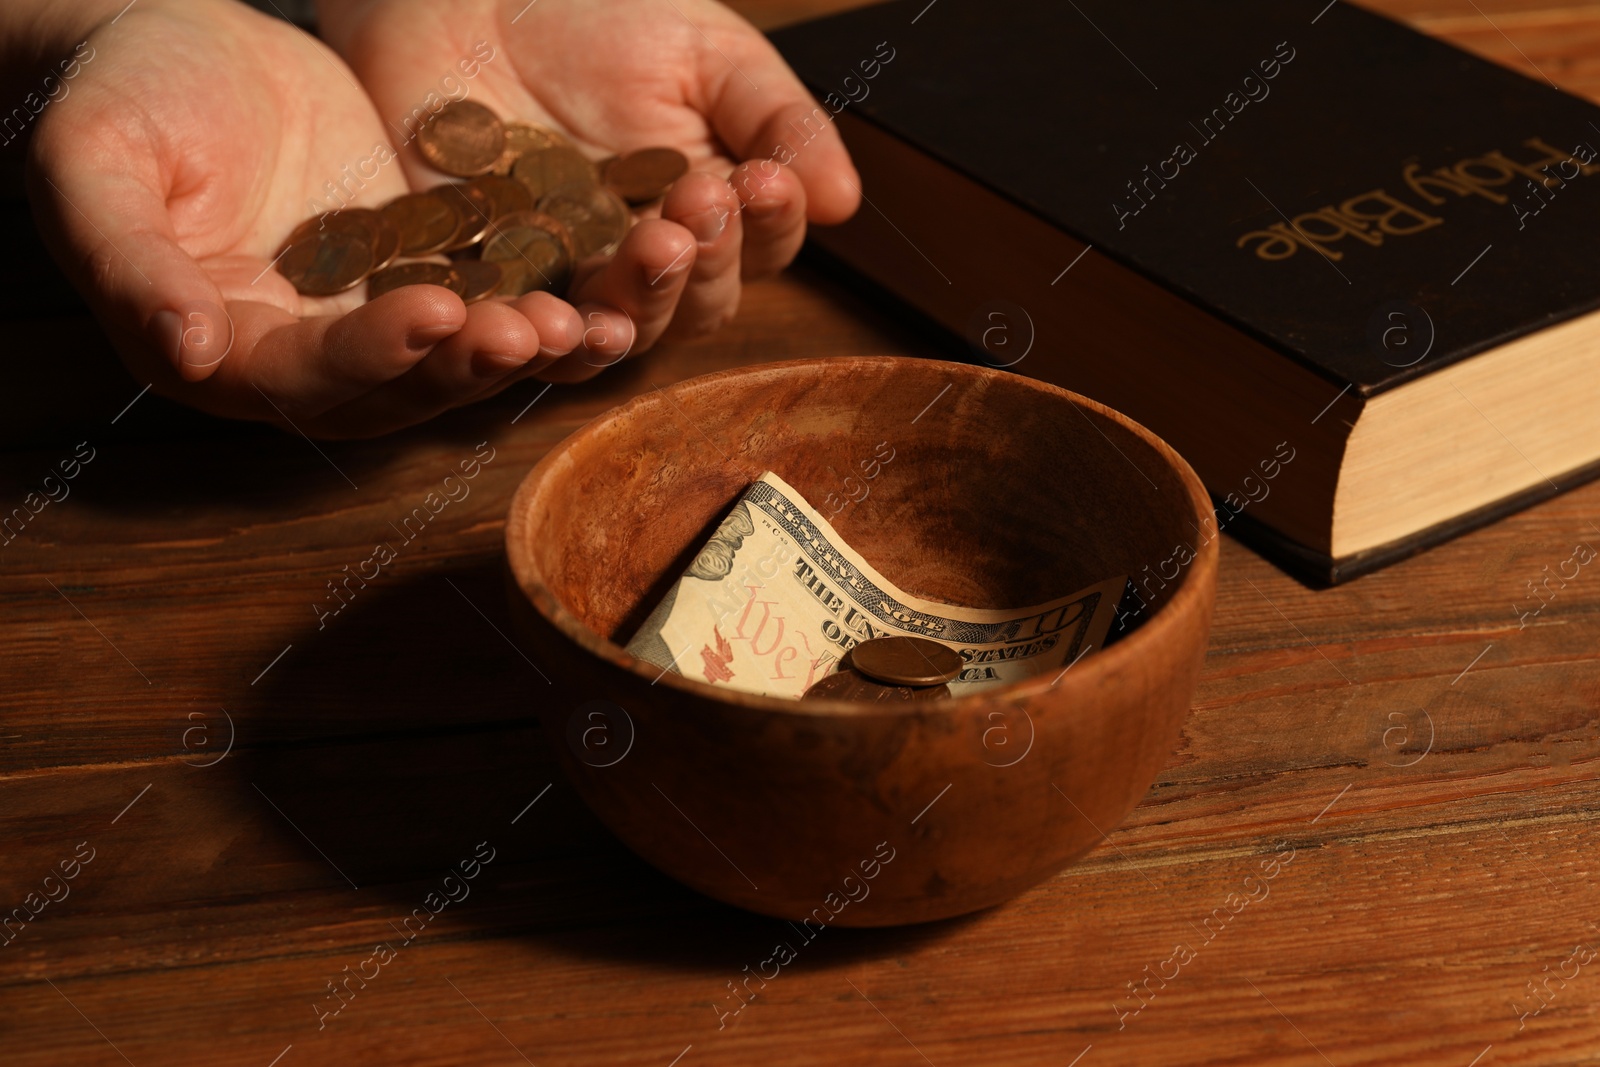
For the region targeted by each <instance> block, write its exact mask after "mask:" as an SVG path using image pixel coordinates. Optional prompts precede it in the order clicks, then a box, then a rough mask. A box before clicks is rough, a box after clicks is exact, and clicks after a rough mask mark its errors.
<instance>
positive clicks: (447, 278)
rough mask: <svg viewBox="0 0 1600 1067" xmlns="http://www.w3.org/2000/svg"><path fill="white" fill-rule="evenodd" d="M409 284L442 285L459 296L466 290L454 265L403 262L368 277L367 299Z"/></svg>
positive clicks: (375, 297) (373, 298)
mask: <svg viewBox="0 0 1600 1067" xmlns="http://www.w3.org/2000/svg"><path fill="white" fill-rule="evenodd" d="M407 285H442V286H444V287H445V288H446V289H449V290H450V291H451V292H453V293H455V294H456V295H457V296H462V295H464V294H465V292H466V283H465V282H464V280H463V279H462V277H461V275H460V274H458V273H457V272H456V269H455V268H454V267H451V266H446V265H445V264H443V263H401V264H400V265H399V266H395V267H389V268H388V269H386V270H380V271H379V272H378V273H376V274H374V275H373V276H372V277H370V278H368V279H367V299H368V300H376V299H377V298H378V297H380V296H382V295H383V294H384V293H387V292H390V291H391V290H394V289H399V288H402V287H404V286H407Z"/></svg>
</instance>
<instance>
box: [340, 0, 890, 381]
mask: <svg viewBox="0 0 1600 1067" xmlns="http://www.w3.org/2000/svg"><path fill="white" fill-rule="evenodd" d="M321 21H322V27H323V34H324V36H325V37H327V39H328V40H329V41H330V42H331V43H333V44H334V46H335V47H337V48H338V49H339V50H340V51H341V53H342V54H343V55H344V56H345V58H346V59H348V60H349V62H350V65H351V66H352V67H353V68H354V69H355V71H356V73H357V75H358V76H359V77H360V79H361V81H362V84H363V85H364V86H365V87H366V88H367V91H368V92H369V93H370V94H371V96H372V99H373V102H374V103H375V104H376V105H377V107H378V110H379V113H380V114H381V115H382V116H383V118H384V119H385V121H386V123H387V124H388V126H389V128H390V130H391V131H393V134H394V138H395V140H396V141H399V142H404V143H402V144H401V145H400V152H401V163H402V165H403V166H404V168H405V171H406V173H407V175H408V176H409V177H410V179H411V181H412V184H413V185H414V186H415V187H416V188H418V189H425V188H430V187H432V186H435V185H437V184H439V183H440V182H441V181H444V180H446V179H445V176H444V175H442V174H440V173H438V172H437V171H434V170H432V169H431V168H430V167H429V166H428V165H427V164H426V163H425V162H424V161H423V159H422V156H421V155H420V153H418V152H417V150H416V145H415V137H414V133H415V130H416V129H417V128H418V127H419V125H420V124H421V121H422V120H423V119H424V118H425V117H426V116H427V115H428V114H430V113H431V112H432V111H435V110H437V109H438V108H439V107H440V106H442V104H443V103H444V102H445V101H447V100H449V99H460V98H463V97H466V98H470V99H472V100H475V101H477V102H478V103H480V104H484V105H485V106H487V107H489V108H491V109H492V110H494V111H495V112H496V113H497V114H499V115H500V116H501V118H502V119H504V120H507V121H529V122H537V123H541V124H544V125H547V126H551V127H553V128H555V129H556V130H558V131H559V132H561V133H563V134H565V135H566V136H567V137H568V138H570V139H571V140H572V141H573V142H574V143H576V144H577V145H578V146H579V147H581V148H583V149H584V150H585V151H586V152H587V154H588V155H590V156H591V157H592V158H599V157H601V156H605V155H609V154H612V153H618V152H627V151H630V150H633V149H637V148H644V147H649V146H655V145H666V146H670V147H673V148H677V149H679V150H680V151H682V152H683V153H684V154H685V155H687V156H688V158H689V160H690V173H689V174H687V175H685V176H684V177H683V178H681V179H679V181H678V182H677V183H676V185H675V186H674V187H673V189H672V191H671V192H670V193H669V194H668V195H667V197H666V199H665V200H664V201H663V202H662V204H661V206H660V209H659V216H660V217H659V218H652V219H647V220H644V221H641V222H640V223H638V224H637V225H635V226H634V228H633V229H632V230H631V231H630V232H629V234H628V236H627V237H626V238H625V239H624V241H623V243H622V245H621V247H620V248H619V249H618V250H617V253H616V255H615V256H614V257H613V258H612V259H611V260H609V261H608V262H606V263H605V264H603V265H601V266H598V267H597V268H595V269H591V270H589V271H588V272H586V273H585V274H580V276H579V278H578V280H577V283H576V285H575V286H574V287H573V292H572V299H573V301H574V302H575V303H576V305H577V307H576V309H574V310H576V311H577V312H578V313H580V314H581V321H582V323H583V338H584V341H583V343H582V345H581V346H580V348H579V349H578V350H577V351H575V352H574V353H573V354H572V355H571V356H569V357H568V358H566V359H563V360H559V361H556V362H554V363H553V364H551V365H534V366H530V367H529V368H528V369H527V370H526V371H524V372H523V373H525V374H534V375H537V376H538V377H541V378H545V379H546V380H558V381H571V380H578V379H581V378H585V377H589V376H591V375H593V374H595V373H598V372H599V370H600V369H602V368H603V367H605V366H608V365H610V363H612V362H615V361H616V360H617V359H618V358H620V356H621V355H622V354H624V353H626V354H630V355H631V354H637V353H639V352H642V351H644V350H645V349H647V348H649V347H650V346H651V345H653V344H654V343H655V342H656V341H657V340H658V339H660V338H661V337H662V336H663V335H664V334H667V333H669V331H670V333H671V334H672V335H680V334H681V335H694V334H699V333H704V332H707V331H709V330H712V329H715V328H716V327H717V326H719V325H721V324H722V323H723V322H725V321H726V320H727V319H728V318H730V317H731V316H732V315H733V313H734V311H735V310H736V309H737V307H738V303H739V293H740V282H741V279H742V278H744V279H748V278H752V277H759V276H762V275H766V274H770V273H773V272H775V271H777V270H780V269H782V268H783V267H784V266H785V265H787V264H788V263H789V261H790V260H791V259H793V258H794V255H795V253H796V252H797V251H798V250H799V248H800V244H801V241H802V240H803V238H804V236H805V227H806V222H807V220H808V219H809V220H810V221H812V222H819V223H833V222H840V221H843V220H844V219H845V218H848V217H849V216H850V215H851V214H852V213H853V212H854V211H855V209H856V207H857V205H858V203H859V201H860V190H859V188H858V185H859V179H858V177H857V175H856V173H855V170H854V168H853V167H852V166H851V163H850V159H849V156H848V154H847V153H846V151H845V148H844V144H843V142H842V141H841V140H840V138H839V135H838V132H837V131H836V130H835V128H834V126H833V124H832V121H831V116H830V115H829V114H828V112H827V111H825V110H824V109H822V108H820V107H819V106H818V105H817V103H816V102H815V101H814V100H813V99H812V98H811V96H810V94H809V93H807V92H806V90H805V89H804V87H803V86H802V85H801V84H800V82H799V80H798V79H797V78H796V77H795V75H794V73H793V72H792V71H791V70H790V69H789V68H788V66H787V65H786V64H785V63H784V62H783V60H782V58H781V57H779V55H778V53H777V52H776V51H775V50H774V49H773V48H772V46H771V45H770V44H769V43H768V42H767V40H766V39H765V38H764V37H763V36H761V34H760V33H758V32H757V31H756V30H755V29H754V27H752V26H751V25H750V24H749V23H748V22H746V21H745V20H744V19H742V18H740V17H739V16H738V15H736V14H734V13H733V12H732V11H730V10H728V9H727V8H725V7H723V6H721V5H720V4H717V3H715V2H713V0H536V2H532V3H530V2H529V0H454V2H451V3H441V2H439V0H384V2H381V3H374V2H371V0H322V3H321ZM563 306H565V305H563ZM535 324H536V325H538V320H535Z"/></svg>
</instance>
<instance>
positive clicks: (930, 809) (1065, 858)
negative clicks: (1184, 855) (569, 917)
mask: <svg viewBox="0 0 1600 1067" xmlns="http://www.w3.org/2000/svg"><path fill="white" fill-rule="evenodd" d="M807 362H810V361H807ZM830 362H831V363H833V364H835V365H838V364H841V363H849V362H853V361H850V360H842V361H840V360H836V361H830ZM860 362H863V363H880V364H881V363H882V362H883V361H882V360H863V361H860ZM894 362H896V363H903V364H907V365H908V368H910V367H915V368H918V369H917V370H915V371H912V370H910V369H908V373H919V374H920V373H925V371H924V370H922V369H921V368H923V367H925V366H926V363H925V362H924V361H917V360H895V361H894ZM784 366H786V365H782V364H780V365H778V367H779V368H782V367H784ZM787 366H799V364H791V365H787ZM940 366H941V368H942V369H941V372H940V373H942V374H943V375H945V376H946V377H948V376H949V375H952V374H955V375H966V374H970V375H975V376H976V375H993V374H1000V373H1003V372H997V371H990V370H987V369H984V368H976V367H960V366H954V365H947V364H946V365H940ZM762 370H763V371H764V372H765V373H771V372H772V370H773V367H772V366H771V365H768V366H767V367H764V368H762ZM837 373H842V374H848V373H849V368H847V367H842V366H841V367H838V369H837ZM717 377H719V378H723V379H727V378H728V372H725V373H724V375H720V376H717ZM1008 377H1009V376H1008ZM692 384H693V383H692V382H691V383H683V386H681V387H680V388H687V387H689V386H691V385H692ZM724 384H725V383H724ZM1029 387H1030V388H1037V389H1039V390H1041V391H1046V392H1049V393H1051V394H1058V396H1055V397H1052V400H1051V402H1054V400H1055V399H1060V400H1062V401H1065V402H1066V403H1072V404H1078V405H1081V406H1083V407H1084V408H1086V409H1091V410H1093V411H1095V412H1098V413H1100V414H1101V415H1102V416H1107V415H1109V416H1110V417H1114V418H1115V419H1116V420H1118V421H1119V422H1120V423H1121V424H1122V425H1124V426H1125V427H1127V428H1129V429H1130V430H1131V431H1132V432H1136V433H1137V434H1138V435H1139V436H1140V437H1141V439H1143V440H1144V441H1145V442H1146V443H1147V444H1149V445H1150V446H1151V448H1152V449H1153V450H1154V454H1155V455H1156V456H1158V457H1159V460H1160V462H1162V463H1163V464H1165V465H1166V467H1167V471H1166V473H1167V474H1168V475H1169V476H1171V477H1172V478H1173V484H1174V486H1175V487H1178V488H1180V489H1181V491H1180V492H1178V493H1174V494H1171V496H1172V498H1173V500H1174V504H1173V506H1174V507H1175V508H1178V509H1179V510H1181V511H1183V513H1184V514H1183V517H1184V519H1185V520H1193V521H1195V522H1199V523H1203V522H1205V521H1206V520H1209V518H1210V501H1209V498H1208V497H1207V496H1206V494H1205V490H1204V488H1203V487H1202V486H1201V484H1200V481H1199V479H1198V478H1197V477H1196V476H1195V474H1194V472H1193V471H1192V470H1191V469H1190V468H1189V467H1188V465H1187V464H1186V463H1185V462H1184V461H1183V459H1182V458H1181V457H1179V456H1178V455H1177V454H1176V453H1175V452H1173V451H1172V450H1171V449H1170V448H1169V447H1168V446H1167V445H1166V444H1165V443H1164V442H1162V441H1160V439H1159V438H1156V437H1154V435H1152V434H1150V433H1149V432H1148V431H1146V430H1144V429H1143V428H1142V427H1138V426H1137V425H1136V424H1133V423H1132V422H1131V421H1130V420H1127V419H1126V418H1125V417H1123V416H1120V415H1117V414H1116V413H1108V412H1107V410H1106V409H1105V408H1103V407H1101V406H1100V405H1097V404H1094V403H1093V402H1092V401H1088V400H1085V399H1083V398H1081V397H1076V396H1075V395H1074V394H1071V393H1068V392H1066V391H1065V390H1060V389H1056V388H1055V387H1053V386H1046V385H1043V384H1040V383H1029ZM606 418H607V416H601V419H600V420H597V422H601V421H603V420H605V419H606ZM593 425H594V424H591V426H593ZM584 432H586V431H579V434H580V435H581V434H583V433H584ZM574 436H575V437H577V436H578V435H574ZM569 440H571V439H569ZM565 448H566V446H565V445H564V446H558V448H557V449H556V450H555V451H553V452H552V453H551V454H549V455H548V456H546V458H545V459H544V460H542V461H541V462H540V464H539V465H538V466H537V467H535V469H534V470H533V471H532V472H531V473H530V474H529V475H528V477H527V479H526V480H525V481H524V483H523V486H522V488H521V489H520V490H519V491H518V494H517V498H516V500H515V501H514V502H513V504H512V509H511V515H510V518H509V521H508V523H507V533H506V537H507V553H508V563H509V574H508V587H509V588H508V593H509V599H510V606H511V611H512V615H513V618H514V622H515V626H516V629H517V631H518V633H519V634H520V636H521V639H522V640H523V642H524V645H525V647H526V648H527V650H528V653H529V655H530V656H532V657H533V658H534V660H535V662H538V663H541V664H543V665H545V669H546V670H547V672H549V673H552V674H553V675H556V676H559V677H561V678H562V680H563V683H564V688H565V689H566V690H567V696H566V699H554V700H544V701H542V702H541V705H540V707H539V715H540V718H541V720H542V721H543V723H544V726H545V729H546V731H547V734H548V736H549V737H550V739H551V741H552V747H553V748H554V749H555V751H556V752H557V753H558V756H559V759H560V760H561V762H562V764H563V767H564V769H565V772H566V774H567V775H568V777H569V778H570V780H571V782H572V784H573V785H574V787H575V788H576V789H577V790H578V792H579V794H580V795H581V796H582V797H583V799H584V800H585V802H586V803H587V804H588V805H589V807H590V808H591V809H593V811H594V812H595V813H596V814H597V815H598V816H599V818H600V819H601V820H602V821H603V822H604V823H605V824H606V825H607V826H608V827H609V828H610V829H611V830H612V831H613V832H614V833H615V834H616V835H617V836H618V838H620V839H621V840H622V841H623V842H624V843H625V844H627V845H628V846H629V847H630V848H631V849H633V850H634V851H635V852H636V853H637V854H638V855H639V856H641V857H642V858H643V859H645V860H646V861H648V862H649V863H651V864H652V865H653V866H655V867H657V868H659V869H660V870H662V871H663V872H665V873H666V874H668V875H670V876H672V877H673V878H676V879H678V880H679V881H681V882H683V883H685V884H687V885H689V886H691V887H693V888H695V889H697V890H699V891H700V892H702V893H705V894H706V895H708V896H711V897H714V898H716V899H718V900H722V901H725V902H727V903H729V904H733V905H736V906H739V907H742V908H746V909H749V910H751V911H755V912H759V913H763V914H767V915H772V916H776V917H779V918H784V919H788V920H791V921H793V922H795V923H797V924H798V926H797V929H798V930H799V931H801V933H806V932H808V931H810V930H811V929H813V928H815V927H818V926H824V925H846V926H878V925H890V924H898V923H913V922H924V921H929V920H935V919H942V918H948V917H951V916H956V915H961V914H964V913H967V912H971V911H974V910H977V909H981V908H984V907H988V906H991V905H994V904H998V903H1000V902H1002V901H1004V900H1006V899H1008V898H1009V897H1011V896H1013V895H1015V894H1017V893H1019V892H1021V891H1023V890H1025V889H1027V888H1029V887H1030V886H1032V885H1035V884H1037V883H1038V882H1039V881H1041V880H1043V879H1045V878H1048V877H1049V876H1051V875H1052V874H1054V873H1055V872H1057V871H1059V870H1060V869H1061V868H1062V867H1064V866H1065V865H1067V864H1069V863H1071V862H1072V861H1073V860H1074V859H1076V858H1078V857H1079V856H1081V855H1083V854H1084V853H1085V852H1087V851H1089V850H1090V849H1091V848H1093V847H1094V846H1095V845H1097V844H1099V843H1100V842H1101V841H1103V840H1104V837H1105V832H1107V831H1109V830H1111V829H1112V828H1113V827H1114V826H1116V825H1117V824H1118V823H1119V822H1120V821H1121V820H1122V819H1123V818H1124V817H1125V816H1126V815H1127V814H1128V812H1129V811H1131V810H1132V809H1133V807H1134V806H1135V805H1136V804H1137V803H1138V802H1139V801H1140V799H1141V798H1142V797H1143V796H1144V794H1145V792H1146V791H1147V790H1148V788H1149V786H1150V783H1151V782H1152V781H1154V779H1155V777H1156V775H1157V774H1158V773H1159V771H1160V770H1161V768H1162V767H1163V766H1164V764H1165V762H1166V761H1167V759H1168V758H1169V756H1170V754H1171V752H1172V749H1173V747H1174V745H1175V744H1176V742H1177V739H1178V736H1179V732H1180V730H1181V728H1182V724H1183V720H1184V716H1185V714H1186V713H1187V711H1188V707H1189V701H1190V698H1191V696H1192V694H1193V691H1194V687H1195V684H1196V681H1197V679H1198V675H1199V671H1200V666H1201V662H1202V659H1203V657H1204V654H1205V649H1206V643H1207V637H1208V633H1209V629H1210V622H1211V611H1212V605H1213V602H1214V599H1215V589H1216V571H1217V557H1218V549H1217V544H1216V539H1215V538H1212V539H1211V540H1208V541H1205V542H1204V543H1202V544H1201V545H1200V547H1199V548H1198V549H1197V550H1196V552H1195V553H1194V557H1193V560H1192V562H1190V563H1189V564H1188V566H1187V568H1186V569H1185V573H1184V577H1183V579H1182V585H1181V587H1180V588H1179V589H1178V591H1177V593H1176V594H1175V595H1173V596H1172V597H1171V598H1170V599H1169V600H1168V601H1167V602H1165V603H1164V604H1162V605H1161V607H1160V608H1159V610H1157V611H1156V612H1155V613H1154V614H1153V615H1152V616H1151V617H1150V618H1149V619H1148V621H1147V622H1146V623H1145V624H1144V625H1143V626H1142V627H1141V628H1139V629H1137V630H1136V631H1134V632H1133V633H1132V634H1131V635H1129V636H1128V637H1127V638H1126V639H1124V640H1123V641H1121V642H1119V643H1117V644H1115V645H1112V646H1111V647H1109V648H1107V649H1105V650H1103V651H1101V652H1099V653H1096V654H1094V655H1091V656H1088V657H1086V658H1084V659H1083V660H1082V661H1081V662H1080V663H1078V664H1076V665H1075V666H1073V667H1072V668H1070V669H1068V670H1067V671H1065V672H1064V673H1062V674H1060V675H1057V676H1055V677H1054V678H1051V677H1048V676H1046V677H1041V678H1038V679H1033V680H1030V681H1028V682H1025V683H1020V684H1017V685H1012V686H1007V687H1004V688H1000V689H996V690H992V691H988V692H980V693H975V694H973V695H970V696H965V697H961V698H958V699H950V700H945V701H939V702H933V703H926V704H921V703H919V704H912V705H909V706H907V705H901V706H900V707H902V708H906V707H909V709H910V710H894V711H892V712H883V711H879V710H877V709H876V708H875V707H857V708H852V707H850V706H848V705H827V704H821V705H819V704H812V703H809V702H795V701H783V700H775V699H771V698H764V697H754V696H750V695H748V694H742V693H735V692H730V691H728V690H726V689H714V688H712V687H711V686H709V685H706V684H703V683H698V682H694V681H692V680H690V679H687V678H683V677H681V676H678V675H673V674H669V675H665V676H662V675H660V674H658V673H657V672H658V669H657V668H655V667H651V666H649V665H647V664H642V663H640V662H639V661H637V660H634V659H633V658H632V657H631V656H628V655H627V654H626V653H625V652H624V651H623V650H622V649H620V648H619V647H618V646H617V645H615V644H612V643H611V642H609V641H607V640H605V639H604V638H602V637H600V636H599V635H597V634H595V633H594V632H593V631H591V630H589V629H587V628H586V627H585V626H584V625H583V624H582V623H580V622H578V621H577V620H576V619H575V618H574V617H573V616H572V615H571V614H570V613H569V612H568V611H567V609H566V607H565V606H564V605H563V604H562V603H560V601H559V600H558V599H557V598H556V597H555V596H554V595H553V594H552V592H551V590H550V589H549V588H548V587H547V586H546V584H545V583H544V581H543V576H542V575H541V574H540V573H539V569H538V567H537V566H536V564H535V563H534V562H533V558H532V557H533V554H532V553H531V552H530V551H529V550H528V549H527V547H526V546H527V545H528V544H529V543H530V540H529V539H530V538H531V537H532V536H534V520H533V514H534V512H535V510H536V506H537V505H538V502H539V500H540V498H541V493H543V492H544V491H545V490H546V489H547V488H548V486H547V480H549V479H556V480H557V481H556V482H554V483H551V484H563V483H561V482H559V479H561V478H566V477H569V476H570V475H571V470H570V467H571V461H570V457H568V456H567V455H565V454H564V449H565ZM1178 497H1182V498H1183V502H1182V503H1178V501H1177V499H1176V498H1178ZM551 668H555V669H554V670H552V669H551Z"/></svg>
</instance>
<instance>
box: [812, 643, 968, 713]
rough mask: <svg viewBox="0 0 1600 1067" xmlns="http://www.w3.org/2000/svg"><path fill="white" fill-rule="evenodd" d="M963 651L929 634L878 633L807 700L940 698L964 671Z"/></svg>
mask: <svg viewBox="0 0 1600 1067" xmlns="http://www.w3.org/2000/svg"><path fill="white" fill-rule="evenodd" d="M962 666H963V664H962V660H961V655H960V654H959V653H958V652H956V650H955V649H953V648H951V647H950V646H949V645H944V644H940V643H939V642H938V641H930V640H929V639H928V638H926V637H878V638H874V639H873V640H871V641H863V642H861V643H860V644H858V645H856V646H855V647H854V648H852V649H851V650H850V651H849V653H848V654H847V655H846V656H845V658H844V660H843V661H842V662H841V663H840V664H839V669H838V670H836V671H834V672H833V673H832V674H830V675H828V676H827V677H826V678H823V679H822V680H821V681H819V682H817V683H815V684H814V685H812V686H811V688H809V689H807V690H806V691H805V694H804V695H803V696H802V697H801V698H800V699H802V700H853V701H861V702H868V703H899V702H900V701H907V700H939V699H941V698H943V697H947V696H949V695H950V686H949V685H948V684H947V683H949V682H953V681H955V680H956V679H957V678H959V677H960V676H961V668H962Z"/></svg>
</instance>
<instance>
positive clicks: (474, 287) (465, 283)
mask: <svg viewBox="0 0 1600 1067" xmlns="http://www.w3.org/2000/svg"><path fill="white" fill-rule="evenodd" d="M451 266H452V267H453V268H454V270H455V272H456V273H457V274H458V275H460V276H461V285H462V289H461V299H462V300H465V301H466V302H467V303H469V304H475V303H477V302H478V301H479V300H483V299H484V298H486V297H490V296H493V295H494V294H495V292H496V291H497V290H498V289H499V288H500V282H501V281H502V280H503V279H504V277H505V272H504V271H502V270H501V269H500V264H498V263H491V262H489V261H488V260H482V259H461V260H457V261H456V262H455V263H453V264H451Z"/></svg>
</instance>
